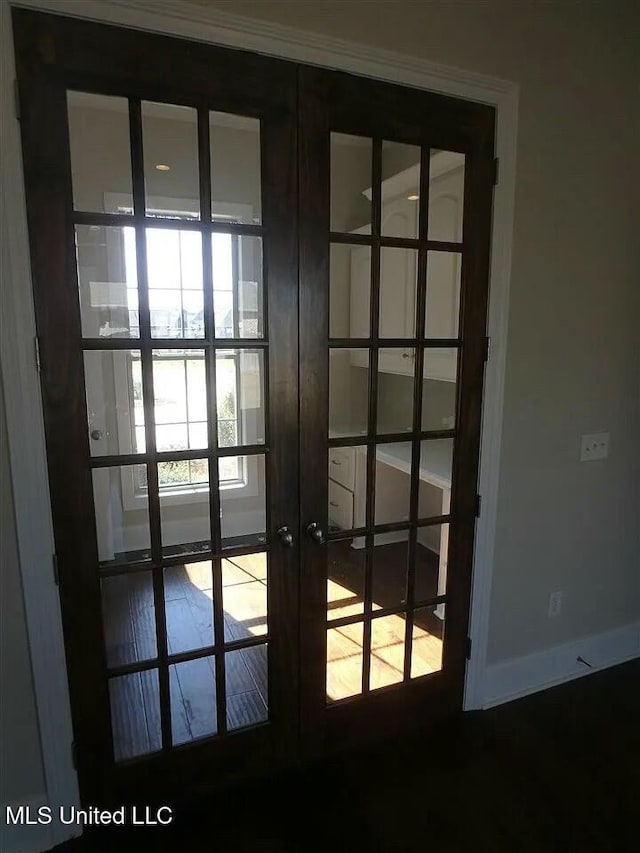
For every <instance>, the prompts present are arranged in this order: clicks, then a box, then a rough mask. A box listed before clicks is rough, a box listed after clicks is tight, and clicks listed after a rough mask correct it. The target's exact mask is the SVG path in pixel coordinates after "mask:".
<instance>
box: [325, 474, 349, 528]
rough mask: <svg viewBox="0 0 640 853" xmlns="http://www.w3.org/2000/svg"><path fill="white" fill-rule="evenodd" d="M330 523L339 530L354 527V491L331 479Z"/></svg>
mask: <svg viewBox="0 0 640 853" xmlns="http://www.w3.org/2000/svg"><path fill="white" fill-rule="evenodd" d="M329 525H330V527H333V528H338V529H339V530H351V528H352V527H353V492H350V491H349V490H348V489H344V488H343V487H342V486H341V485H340V484H339V483H336V482H335V481H334V480H329Z"/></svg>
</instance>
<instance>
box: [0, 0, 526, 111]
mask: <svg viewBox="0 0 640 853" xmlns="http://www.w3.org/2000/svg"><path fill="white" fill-rule="evenodd" d="M11 5H13V6H21V7H25V8H30V9H39V10H41V11H47V12H53V13H56V14H61V15H67V16H70V17H76V18H85V19H89V20H95V21H101V22H103V23H111V24H120V25H123V26H129V27H135V28H137V29H144V30H151V31H155V32H162V33H169V34H171V35H178V36H183V37H186V38H191V39H194V40H197V41H204V42H208V43H211V44H218V45H225V46H227V47H232V48H239V49H243V50H253V51H255V52H257V53H262V54H266V55H269V56H278V57H280V58H282V59H291V60H294V61H298V62H306V63H308V64H312V65H320V66H324V67H328V68H336V69H340V70H343V71H352V72H355V73H357V74H365V75H367V76H370V77H376V78H378V79H383V80H388V81H392V82H398V83H404V84H405V85H412V86H417V87H419V88H427V87H428V88H429V89H430V90H431V91H436V92H441V93H443V94H454V95H455V96H456V97H467V98H469V99H473V100H476V101H481V102H485V103H496V102H497V100H498V99H500V98H501V97H504V96H515V95H516V94H517V88H518V87H517V84H515V83H513V82H511V81H508V80H503V79H501V78H498V77H492V76H489V75H485V74H479V73H476V72H471V71H465V70H463V69H460V68H455V67H452V66H451V67H450V66H445V65H440V64H436V63H433V62H429V61H427V60H423V59H418V58H416V57H407V56H405V55H403V54H400V53H396V52H394V51H389V50H383V49H380V48H377V47H376V48H374V47H371V46H368V45H365V44H362V43H360V42H355V41H347V40H344V39H337V38H331V37H328V36H324V35H322V36H321V35H318V34H317V33H313V32H310V31H308V30H303V29H297V28H293V27H289V26H285V25H283V24H274V23H271V22H268V21H262V20H259V19H257V18H249V17H245V16H243V15H235V14H232V13H229V12H223V11H221V10H219V9H217V8H214V7H207V6H202V5H200V4H194V3H191V2H189V0H183V1H182V2H179V3H178V2H176V1H175V0H82V2H79V0H12V2H11Z"/></svg>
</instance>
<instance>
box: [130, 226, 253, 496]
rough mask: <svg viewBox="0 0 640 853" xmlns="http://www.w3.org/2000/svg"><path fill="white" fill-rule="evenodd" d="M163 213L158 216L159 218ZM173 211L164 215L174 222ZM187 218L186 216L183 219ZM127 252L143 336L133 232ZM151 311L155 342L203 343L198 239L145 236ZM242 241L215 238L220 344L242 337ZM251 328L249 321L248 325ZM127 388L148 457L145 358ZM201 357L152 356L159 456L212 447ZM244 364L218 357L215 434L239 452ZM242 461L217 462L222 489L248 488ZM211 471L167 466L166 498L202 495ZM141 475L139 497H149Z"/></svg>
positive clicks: (137, 442) (137, 441) (188, 463)
mask: <svg viewBox="0 0 640 853" xmlns="http://www.w3.org/2000/svg"><path fill="white" fill-rule="evenodd" d="M154 212H157V213H160V211H154ZM170 213H173V211H165V210H163V211H162V214H164V215H170ZM181 215H183V216H184V214H181ZM122 240H123V245H122V251H123V254H124V261H125V263H124V271H125V276H126V285H127V304H128V313H129V327H130V329H131V330H132V331H134V330H135V331H137V332H139V311H138V290H137V259H136V245H135V230H134V229H133V228H132V227H124V228H123V229H122ZM146 241H147V270H148V292H149V309H150V321H151V330H152V335H153V336H154V337H155V338H158V339H162V338H172V339H180V338H202V337H203V335H204V305H203V287H202V261H201V258H202V249H201V237H200V234H199V232H197V231H192V230H187V229H180V228H176V229H172V228H171V229H168V228H162V229H160V228H158V229H154V228H149V229H147V233H146ZM238 255H239V253H238V238H237V237H235V236H234V235H231V234H218V233H214V234H213V235H212V257H213V269H212V273H213V284H214V317H215V323H216V331H215V333H216V337H222V338H224V337H237V336H239V335H240V334H241V328H240V321H239V310H238V302H239V294H238V281H239V277H238V265H239V257H238ZM245 322H246V321H245ZM128 361H129V369H128V371H127V377H126V384H127V391H128V394H127V396H128V399H129V412H130V417H128V418H127V421H128V423H129V424H130V429H131V431H132V435H131V444H132V446H133V448H134V449H135V451H136V452H144V450H145V432H144V429H145V428H144V405H143V394H142V369H141V363H140V358H139V357H136V356H130V357H129V359H128ZM205 369H206V368H205V360H204V350H203V349H200V350H197V349H195V350H189V349H182V350H179V349H173V348H172V349H171V350H163V349H157V350H154V369H153V373H154V393H155V407H154V413H155V420H156V441H157V449H158V450H160V451H171V450H183V449H200V448H206V447H207V445H208V435H207V407H206V394H203V393H202V389H204V388H206V381H205ZM239 371H240V360H239V355H238V353H237V351H235V350H233V349H230V350H222V349H218V350H217V351H216V386H217V402H218V405H217V428H218V442H219V445H220V446H221V447H231V446H235V445H238V444H241V443H242V441H243V438H242V420H241V417H240V406H239V402H240V401H239V387H240V374H239ZM242 467H243V466H242V459H241V458H238V457H226V458H223V459H221V460H220V466H219V478H220V484H221V485H222V486H223V487H224V486H232V485H240V484H242V483H243V481H244V479H243V470H242ZM205 469H206V466H204V465H203V463H202V462H201V461H199V460H195V461H194V460H184V461H176V462H174V463H171V465H164V466H163V469H162V478H161V479H162V482H160V484H159V485H160V488H161V489H163V490H165V491H168V490H171V491H176V490H184V489H193V488H197V487H198V485H200V487H202V486H203V485H204V482H205V480H207V477H206V474H205ZM140 470H141V475H140V477H141V479H140V482H138V483H136V484H135V491H136V492H137V493H141V492H143V491H144V490H146V483H145V482H144V480H143V477H144V474H143V473H142V471H143V469H140Z"/></svg>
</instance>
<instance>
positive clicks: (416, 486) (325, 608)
mask: <svg viewBox="0 0 640 853" xmlns="http://www.w3.org/2000/svg"><path fill="white" fill-rule="evenodd" d="M299 104H300V107H299V127H300V143H299V152H300V161H299V162H300V183H299V186H300V247H301V250H300V300H301V301H300V317H301V320H300V328H301V330H304V332H303V333H302V334H301V337H300V365H301V372H300V376H301V384H300V412H301V423H300V436H301V466H302V471H303V477H302V480H301V483H302V488H301V516H302V517H301V522H302V532H303V535H304V538H303V542H304V545H303V554H302V559H303V563H302V570H301V596H302V599H301V600H302V609H301V613H302V624H303V626H304V629H303V630H302V632H301V660H302V661H303V662H304V665H303V667H302V669H301V688H302V689H301V702H302V714H301V720H302V723H303V726H302V736H303V743H304V744H305V746H306V748H307V749H308V750H309V751H310V752H311V753H315V752H319V753H322V752H325V751H327V750H331V749H336V748H338V749H339V748H342V747H348V746H350V745H353V744H354V743H358V742H366V741H369V740H372V739H376V738H386V737H389V736H390V734H391V733H392V732H394V731H395V732H401V731H402V730H406V729H407V728H408V727H410V726H412V725H416V723H420V722H422V723H424V722H425V721H428V720H431V719H434V718H436V717H438V716H442V715H446V714H451V713H453V712H455V711H459V710H460V709H461V708H462V698H463V689H464V674H465V665H466V659H467V655H468V648H469V641H468V619H469V606H470V591H471V570H472V559H473V540H474V528H475V519H476V509H477V499H476V483H477V475H478V459H479V450H480V427H481V404H482V387H483V375H484V361H485V352H486V337H485V334H486V333H485V321H486V312H487V293H488V273H489V245H490V225H491V204H492V187H493V173H494V154H493V150H494V111H493V110H492V109H491V108H488V107H485V106H483V105H481V104H475V103H470V102H465V101H459V100H454V99H452V98H445V97H442V96H438V95H434V94H430V93H426V92H421V91H416V90H411V89H407V88H402V87H399V86H394V85H390V84H387V83H382V82H376V81H371V80H365V79H361V78H358V77H353V76H350V75H347V74H343V73H338V72H326V71H321V70H316V69H303V70H301V72H300V86H299Z"/></svg>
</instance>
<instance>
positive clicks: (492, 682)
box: [482, 622, 640, 708]
mask: <svg viewBox="0 0 640 853" xmlns="http://www.w3.org/2000/svg"><path fill="white" fill-rule="evenodd" d="M578 657H581V658H583V659H584V660H585V661H588V662H589V663H590V664H591V668H589V667H588V666H586V665H585V664H583V663H580V662H579V661H577V660H576V659H577V658H578ZM636 657H640V622H633V623H632V624H630V625H625V626H623V627H622V628H615V629H613V630H611V631H605V632H603V633H601V634H595V635H592V636H589V637H582V638H581V639H579V640H573V641H571V642H569V643H562V644H561V645H559V646H552V647H551V648H549V649H543V650H542V651H540V652H534V653H533V654H530V655H525V656H524V657H520V658H513V659H511V660H507V661H504V662H502V663H497V664H492V665H490V666H487V668H486V670H485V689H484V691H483V693H484V701H483V703H482V707H483V708H491V707H493V706H495V705H501V704H503V703H504V702H511V701H512V700H514V699H519V698H520V697H522V696H528V695H529V694H530V693H537V692H538V691H540V690H546V689H547V688H548V687H554V686H555V685H557V684H563V683H564V682H565V681H573V679H575V678H581V677H582V676H583V675H589V674H590V673H593V672H598V671H599V670H602V669H607V668H608V667H610V666H615V665H616V664H618V663H624V662H625V661H628V660H632V659H633V658H636Z"/></svg>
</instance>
